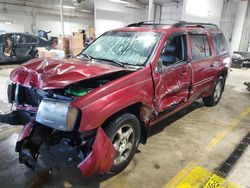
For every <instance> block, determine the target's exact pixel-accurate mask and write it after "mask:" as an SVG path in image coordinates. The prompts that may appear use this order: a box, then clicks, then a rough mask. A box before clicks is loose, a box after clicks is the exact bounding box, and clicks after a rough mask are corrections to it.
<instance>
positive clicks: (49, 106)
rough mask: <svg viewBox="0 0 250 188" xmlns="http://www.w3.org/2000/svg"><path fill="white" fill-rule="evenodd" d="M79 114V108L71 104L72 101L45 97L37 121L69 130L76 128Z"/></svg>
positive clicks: (58, 128)
mask: <svg viewBox="0 0 250 188" xmlns="http://www.w3.org/2000/svg"><path fill="white" fill-rule="evenodd" d="M78 116H79V110H78V109H76V108H74V107H72V106H70V102H67V101H58V100H55V99H43V100H42V102H41V103H40V105H39V108H38V111H37V115H36V121H37V122H39V123H41V124H43V125H46V126H48V127H51V128H53V129H57V130H61V131H66V132H69V131H73V130H74V128H75V125H76V123H77V119H78Z"/></svg>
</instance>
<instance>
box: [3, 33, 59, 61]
mask: <svg viewBox="0 0 250 188" xmlns="http://www.w3.org/2000/svg"><path fill="white" fill-rule="evenodd" d="M55 42H56V40H55V39H54V38H53V40H51V39H49V40H46V39H44V38H41V37H37V36H35V35H32V34H28V33H5V34H1V35H0V64H1V63H22V62H26V61H28V60H30V59H33V58H35V57H36V56H37V48H38V47H45V48H51V47H52V46H53V45H54V43H55Z"/></svg>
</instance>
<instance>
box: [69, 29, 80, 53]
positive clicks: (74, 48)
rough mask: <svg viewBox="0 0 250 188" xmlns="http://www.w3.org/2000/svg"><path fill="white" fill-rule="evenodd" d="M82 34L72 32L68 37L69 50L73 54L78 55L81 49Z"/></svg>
mask: <svg viewBox="0 0 250 188" xmlns="http://www.w3.org/2000/svg"><path fill="white" fill-rule="evenodd" d="M83 48H84V46H83V34H82V33H74V35H73V36H70V38H69V51H70V54H71V55H73V56H76V55H78V54H79V53H80V52H81V51H82V50H83Z"/></svg>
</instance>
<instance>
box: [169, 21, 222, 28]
mask: <svg viewBox="0 0 250 188" xmlns="http://www.w3.org/2000/svg"><path fill="white" fill-rule="evenodd" d="M192 26H193V27H202V28H205V29H219V28H218V26H217V25H216V24H212V23H199V22H186V21H180V22H177V23H175V24H173V27H177V28H179V27H192Z"/></svg>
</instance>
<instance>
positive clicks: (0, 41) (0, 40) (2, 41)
mask: <svg viewBox="0 0 250 188" xmlns="http://www.w3.org/2000/svg"><path fill="white" fill-rule="evenodd" d="M3 43H4V40H3V35H0V44H3Z"/></svg>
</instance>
